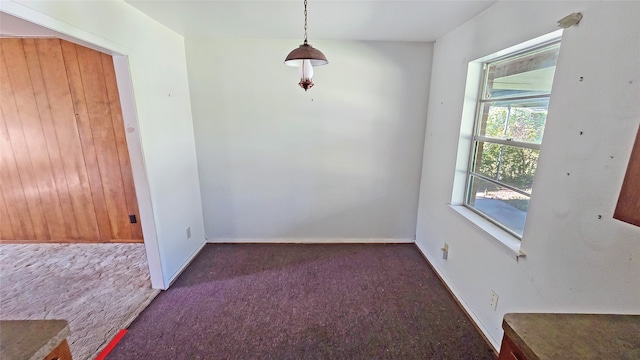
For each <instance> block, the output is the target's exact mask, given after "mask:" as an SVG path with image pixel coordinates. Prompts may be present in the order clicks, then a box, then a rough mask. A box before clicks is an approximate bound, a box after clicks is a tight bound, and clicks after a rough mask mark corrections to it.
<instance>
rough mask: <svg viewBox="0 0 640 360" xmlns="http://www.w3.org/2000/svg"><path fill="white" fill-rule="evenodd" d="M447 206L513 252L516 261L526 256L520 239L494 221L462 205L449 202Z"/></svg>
mask: <svg viewBox="0 0 640 360" xmlns="http://www.w3.org/2000/svg"><path fill="white" fill-rule="evenodd" d="M449 206H450V207H451V209H453V210H454V211H455V212H457V213H458V214H460V215H462V216H463V217H465V218H467V220H469V221H471V222H472V223H474V224H475V225H476V226H477V227H479V228H480V229H482V230H483V231H485V232H486V233H487V234H489V235H491V237H493V238H494V239H496V240H497V241H498V242H499V243H500V244H502V245H503V246H504V247H505V248H506V249H507V250H509V251H510V252H511V253H513V255H514V256H515V258H516V261H518V260H520V258H522V257H525V256H526V254H525V253H524V252H522V251H521V250H520V245H521V242H520V239H518V238H516V237H515V236H513V235H511V234H509V233H508V232H506V231H504V230H503V229H501V228H500V227H499V226H497V225H495V224H494V223H492V222H490V221H489V220H487V219H485V218H483V217H482V216H480V215H478V214H476V213H475V212H473V211H472V210H469V209H467V208H466V207H464V206H462V205H451V204H449Z"/></svg>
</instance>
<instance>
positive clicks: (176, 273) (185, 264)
mask: <svg viewBox="0 0 640 360" xmlns="http://www.w3.org/2000/svg"><path fill="white" fill-rule="evenodd" d="M206 244H207V242H206V241H205V242H203V243H202V244H200V246H199V247H198V249H196V251H195V252H194V253H193V255H191V256H189V258H188V259H187V261H185V262H184V264H182V266H180V268H179V269H178V271H176V272H175V273H174V274H173V275H172V276H171V278H170V279H169V282H168V283H167V284H166V286H165V288H164V289H163V290H167V289H168V288H169V287H170V286H171V285H173V282H174V281H176V280H177V279H178V277H179V276H180V274H182V272H183V271H184V270H185V269H186V268H187V267H188V266H189V264H191V262H192V261H193V259H195V258H196V256H198V254H200V251H202V248H204V246H205V245H206Z"/></svg>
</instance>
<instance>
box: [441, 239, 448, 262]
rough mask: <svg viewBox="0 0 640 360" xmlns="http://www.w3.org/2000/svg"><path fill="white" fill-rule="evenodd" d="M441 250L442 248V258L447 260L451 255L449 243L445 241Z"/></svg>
mask: <svg viewBox="0 0 640 360" xmlns="http://www.w3.org/2000/svg"><path fill="white" fill-rule="evenodd" d="M440 250H442V258H443V259H445V260H447V257H449V244H447V243H444V246H443V247H442V249H440Z"/></svg>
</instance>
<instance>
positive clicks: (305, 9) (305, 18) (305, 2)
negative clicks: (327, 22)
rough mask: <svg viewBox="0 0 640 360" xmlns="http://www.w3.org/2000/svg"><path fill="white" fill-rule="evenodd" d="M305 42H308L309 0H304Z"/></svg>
mask: <svg viewBox="0 0 640 360" xmlns="http://www.w3.org/2000/svg"><path fill="white" fill-rule="evenodd" d="M304 44H305V45H306V44H307V0H304Z"/></svg>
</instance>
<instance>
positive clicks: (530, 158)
mask: <svg viewBox="0 0 640 360" xmlns="http://www.w3.org/2000/svg"><path fill="white" fill-rule="evenodd" d="M538 154H539V150H534V149H527V148H521V147H517V146H507V145H500V144H492V143H488V142H481V141H479V142H478V143H477V145H476V154H475V160H474V166H473V169H472V172H475V173H478V174H481V175H484V176H486V177H488V178H491V179H495V180H497V181H500V182H501V183H503V184H507V185H510V186H513V187H515V188H518V189H520V190H522V191H524V192H527V193H529V194H531V186H532V185H533V177H534V176H535V174H536V167H537V165H538Z"/></svg>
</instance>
